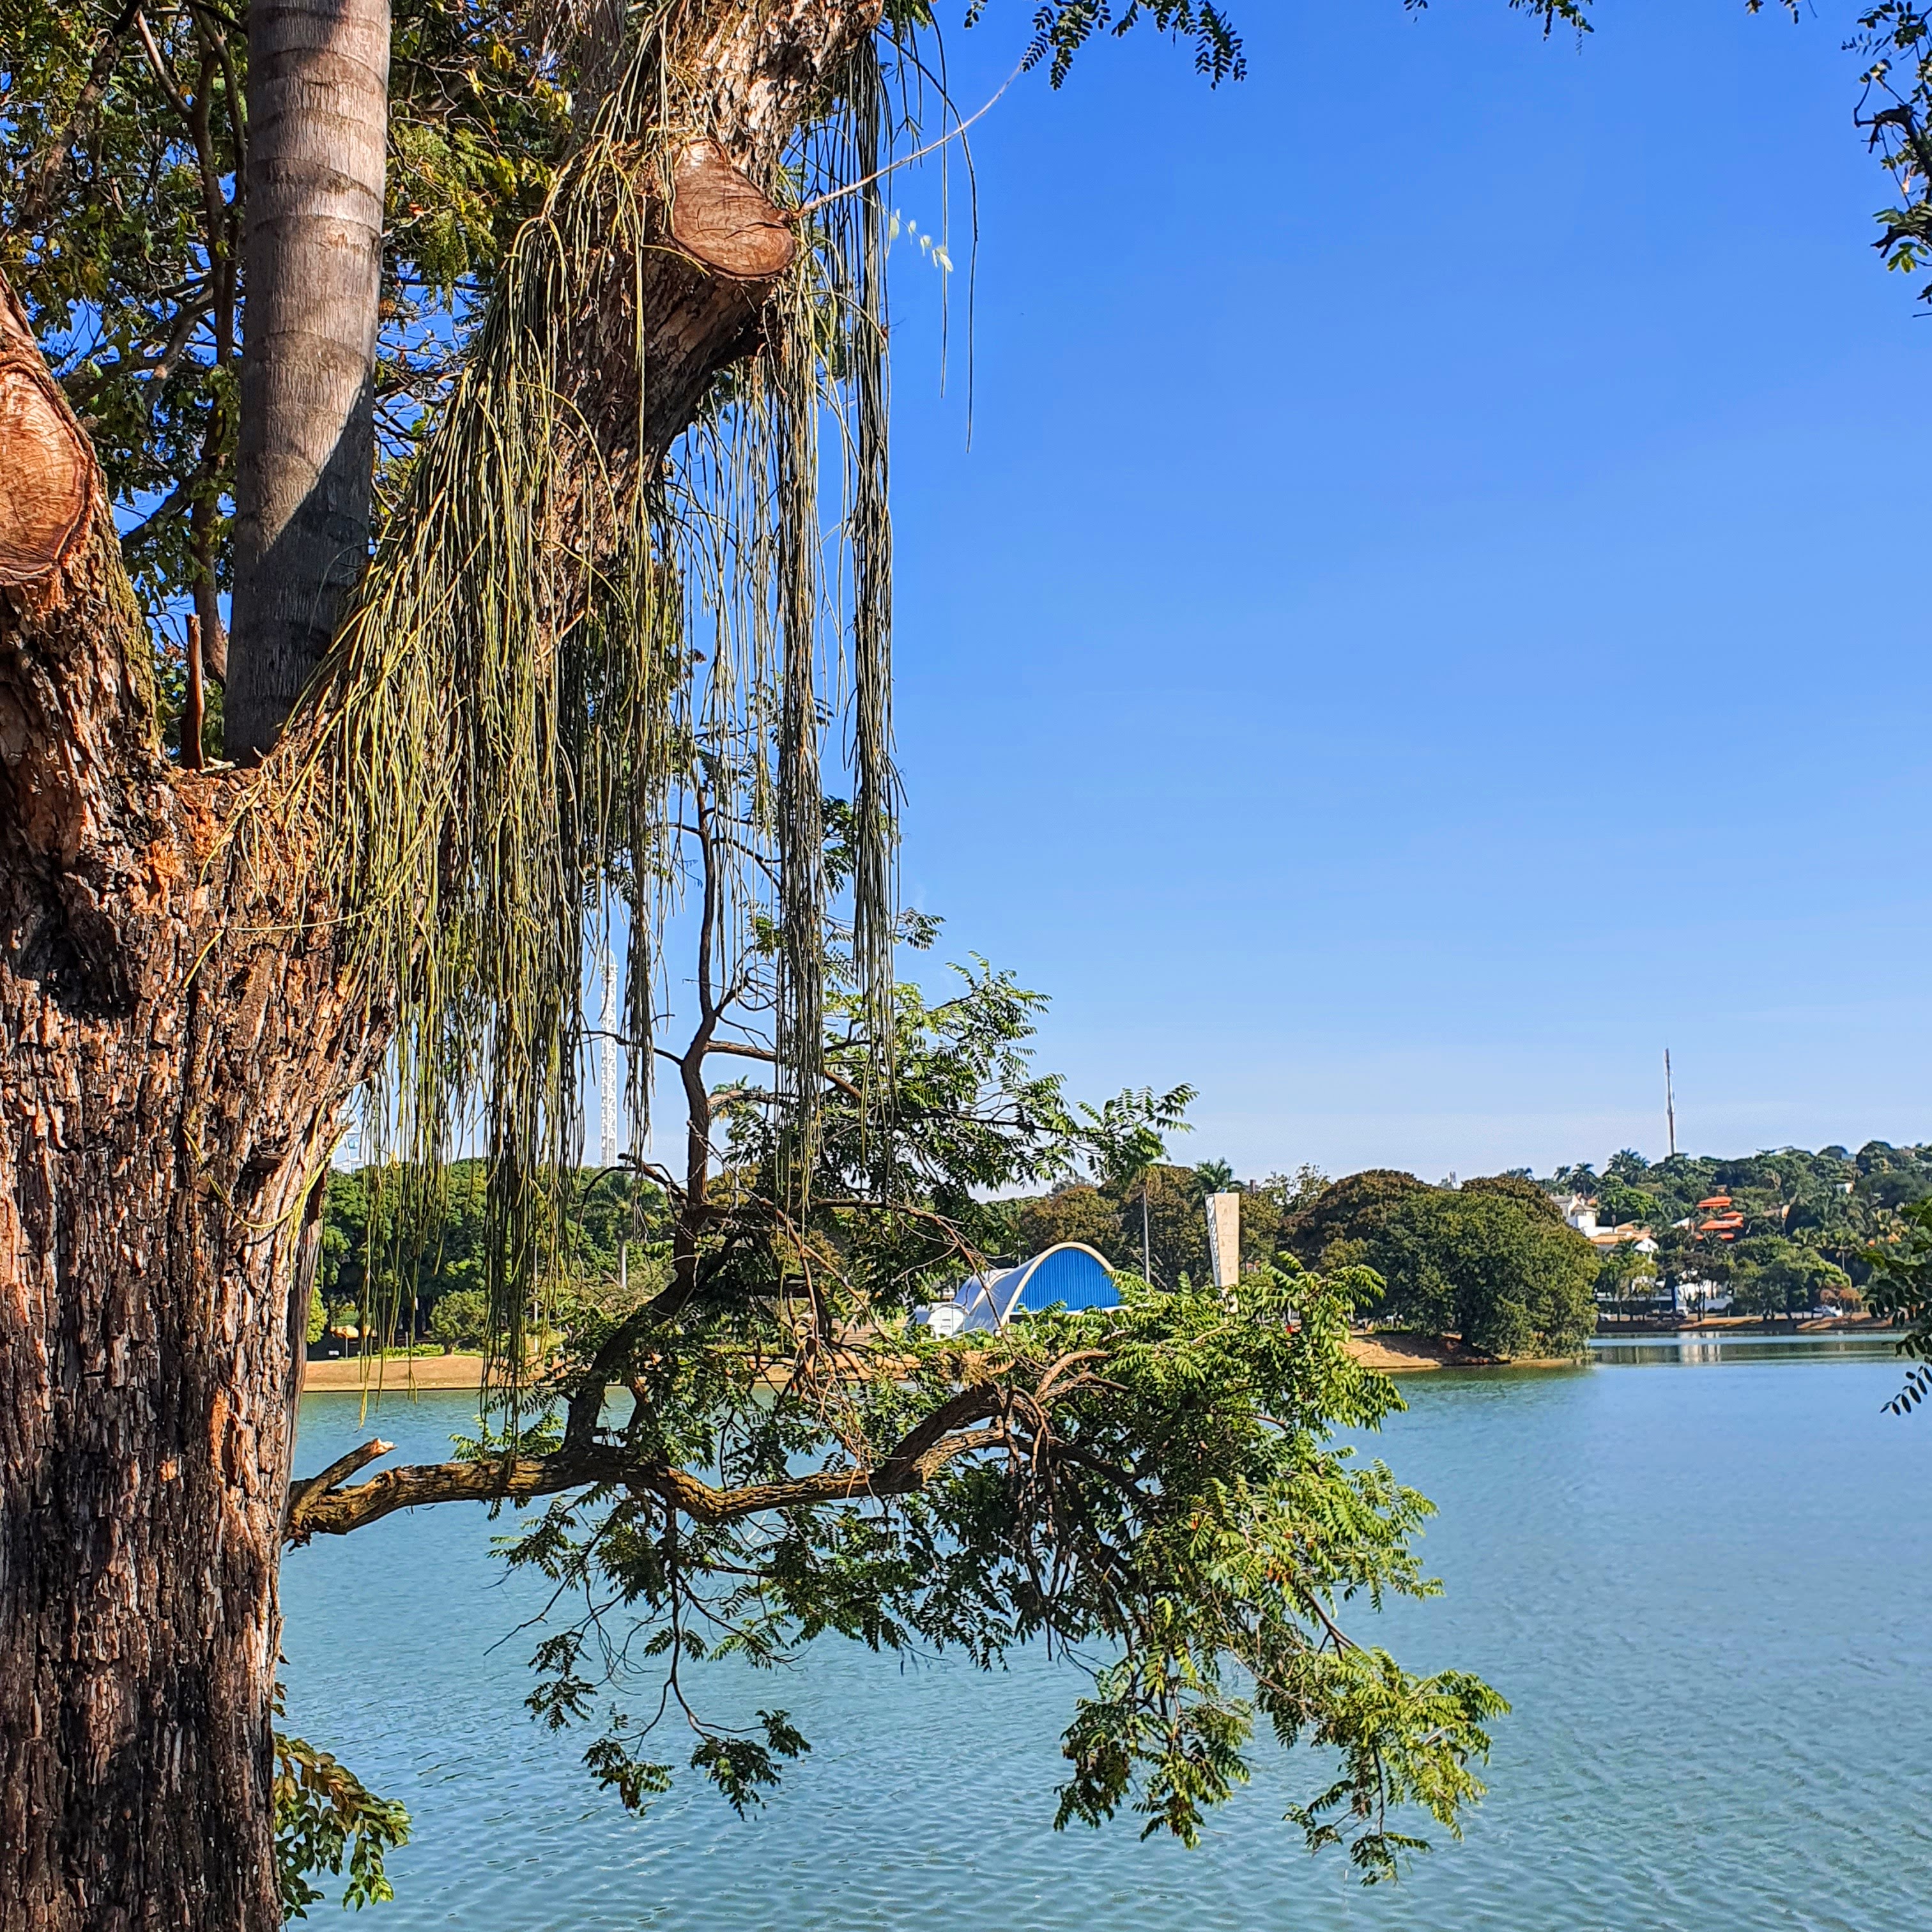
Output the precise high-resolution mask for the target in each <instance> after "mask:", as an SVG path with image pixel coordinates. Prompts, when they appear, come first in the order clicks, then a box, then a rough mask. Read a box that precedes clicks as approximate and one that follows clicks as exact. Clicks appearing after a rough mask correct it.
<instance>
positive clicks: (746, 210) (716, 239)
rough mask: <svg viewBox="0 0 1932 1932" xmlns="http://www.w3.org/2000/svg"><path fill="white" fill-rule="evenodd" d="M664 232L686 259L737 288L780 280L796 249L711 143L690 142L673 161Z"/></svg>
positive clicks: (784, 227)
mask: <svg viewBox="0 0 1932 1932" xmlns="http://www.w3.org/2000/svg"><path fill="white" fill-rule="evenodd" d="M670 232H671V238H672V239H673V241H675V242H676V243H677V245H678V246H679V248H682V249H683V250H684V251H685V253H686V254H688V255H691V256H694V257H696V259H697V260H699V261H700V262H702V263H703V264H704V266H706V268H707V269H715V271H716V272H717V273H718V274H719V275H728V276H730V278H732V279H733V281H741V282H768V281H770V280H771V279H772V277H773V276H775V275H782V274H783V273H784V271H785V270H786V269H787V268H789V267H790V266H791V258H792V257H793V254H794V253H795V252H796V250H797V247H798V242H797V238H796V236H794V235H793V233H792V231H791V225H790V223H789V222H787V220H785V218H784V213H783V211H781V210H780V209H779V208H777V207H775V206H774V205H773V204H772V202H769V201H768V200H767V199H766V198H765V196H763V194H762V193H760V191H759V190H758V189H757V187H756V186H755V185H754V184H753V183H752V182H751V180H750V179H749V178H748V177H746V176H745V175H742V174H740V173H739V172H738V170H737V169H736V168H734V167H733V166H732V165H731V163H730V161H728V160H727V159H726V158H725V155H724V149H723V148H721V147H719V146H718V143H717V142H715V141H694V142H691V145H689V146H688V148H685V151H683V153H682V154H679V156H678V157H677V165H676V167H675V168H674V169H673V170H672V174H671V207H670Z"/></svg>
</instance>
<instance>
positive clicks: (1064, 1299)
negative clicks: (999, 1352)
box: [913, 1241, 1121, 1335]
mask: <svg viewBox="0 0 1932 1932" xmlns="http://www.w3.org/2000/svg"><path fill="white" fill-rule="evenodd" d="M1056 1302H1059V1303H1064V1304H1065V1305H1066V1306H1067V1307H1069V1308H1118V1307H1120V1305H1121V1291H1120V1290H1119V1289H1118V1288H1116V1287H1115V1286H1114V1271H1113V1270H1112V1268H1109V1266H1108V1265H1107V1264H1106V1261H1105V1260H1103V1259H1102V1258H1101V1256H1099V1255H1097V1254H1096V1253H1094V1250H1092V1249H1091V1248H1090V1247H1088V1246H1087V1245H1086V1244H1085V1243H1084V1242H1082V1241H1062V1242H1061V1244H1059V1246H1058V1247H1052V1248H1049V1249H1047V1250H1046V1252H1045V1253H1043V1254H1037V1255H1035V1256H1034V1258H1033V1259H1032V1260H1031V1261H1028V1262H1021V1263H1020V1265H1019V1266H1018V1267H1017V1268H989V1269H988V1270H987V1271H986V1273H985V1274H975V1275H968V1277H967V1278H966V1279H965V1280H964V1281H962V1283H960V1284H959V1293H958V1294H956V1295H954V1297H953V1299H952V1300H951V1301H941V1302H937V1303H935V1304H934V1305H933V1306H932V1307H930V1308H922V1309H921V1310H919V1313H918V1314H917V1315H916V1316H913V1320H914V1321H916V1322H922V1323H924V1324H925V1325H926V1327H928V1328H930V1329H931V1330H932V1332H933V1333H934V1334H935V1335H957V1334H960V1333H961V1332H962V1331H964V1330H965V1329H968V1328H1004V1327H1005V1326H1006V1325H1007V1323H1008V1322H1010V1321H1011V1320H1012V1319H1013V1317H1014V1316H1016V1315H1017V1314H1019V1313H1020V1312H1021V1311H1022V1310H1027V1311H1028V1312H1030V1313H1038V1312H1039V1311H1040V1310H1042V1309H1043V1308H1051V1307H1053V1306H1054V1304H1055V1303H1056Z"/></svg>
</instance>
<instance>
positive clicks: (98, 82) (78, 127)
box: [13, 6, 140, 236]
mask: <svg viewBox="0 0 1932 1932" xmlns="http://www.w3.org/2000/svg"><path fill="white" fill-rule="evenodd" d="M139 11H140V9H139V7H138V6H129V7H123V8H122V9H121V16H120V18H119V19H118V20H116V21H115V23H114V24H113V26H111V27H103V28H101V31H100V32H98V34H95V37H94V56H93V58H92V61H91V62H90V63H89V67H88V71H87V80H86V84H85V85H84V86H83V87H82V89H81V90H80V98H79V99H78V100H77V101H75V102H74V112H73V113H71V114H70V115H68V117H67V118H66V120H65V121H63V122H62V124H61V125H60V127H58V129H57V130H55V132H53V133H51V134H49V136H47V138H46V142H45V143H44V144H43V145H42V147H41V148H40V152H39V153H38V154H36V155H35V156H34V159H33V160H32V162H31V163H30V165H29V166H28V170H27V180H28V187H27V191H26V193H25V194H24V195H23V196H21V197H20V211H19V212H18V214H16V216H15V217H14V221H13V226H14V228H15V230H16V232H17V233H19V234H20V235H23V236H27V235H31V234H32V233H34V230H35V229H37V228H38V227H39V226H40V223H42V222H43V220H46V217H47V214H48V213H49V211H50V210H51V209H52V206H53V202H54V196H55V193H57V192H58V190H59V187H60V184H61V179H62V176H63V175H65V173H66V172H67V165H68V154H70V153H71V151H72V150H73V148H74V143H75V142H77V141H79V140H82V139H85V138H86V135H87V133H88V132H89V130H90V129H91V128H92V125H93V123H94V116H95V111H96V110H98V108H99V107H100V105H101V97H102V96H103V95H105V94H106V93H107V83H109V82H110V80H113V77H114V70H115V68H116V67H117V66H118V65H119V64H120V60H121V42H122V41H123V40H125V39H126V38H127V29H128V28H130V26H133V21H134V16H135V15H136V13H139Z"/></svg>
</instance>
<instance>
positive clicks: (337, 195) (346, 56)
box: [223, 0, 389, 758]
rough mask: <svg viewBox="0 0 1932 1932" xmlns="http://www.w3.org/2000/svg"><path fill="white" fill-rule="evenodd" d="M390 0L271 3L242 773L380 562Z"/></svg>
mask: <svg viewBox="0 0 1932 1932" xmlns="http://www.w3.org/2000/svg"><path fill="white" fill-rule="evenodd" d="M388 104H389V0H255V4H254V5H253V6H252V7H250V9H249V10H248V208H247V220H248V239H247V243H246V275H247V281H246V284H245V286H246V287H247V290H248V311H247V319H246V322H245V329H244V338H245V339H244V346H243V353H242V421H241V429H240V437H239V446H238V448H237V449H236V481H235V597H234V611H233V614H234V619H235V621H234V625H233V636H232V637H231V638H230V640H229V676H228V685H227V690H226V697H225V700H224V702H225V706H226V709H225V710H224V712H223V718H224V723H225V727H226V748H227V751H228V755H229V757H231V758H248V757H251V755H254V754H260V753H261V752H263V751H266V750H267V749H268V748H269V745H271V744H272V742H274V740H275V734H276V733H277V732H278V731H279V730H281V727H282V724H283V721H284V719H286V718H287V716H288V715H289V712H290V709H292V708H293V705H294V703H295V701H296V698H297V697H299V696H300V694H301V693H302V688H303V686H304V685H306V684H307V683H308V680H309V678H310V676H311V674H312V673H313V672H314V670H315V667H316V666H317V664H319V663H320V662H321V661H322V658H323V654H324V653H325V652H326V651H327V650H328V649H329V646H330V645H331V644H332V643H333V642H334V641H335V628H336V625H337V622H338V620H339V619H340V618H341V616H342V614H343V610H344V606H345V605H346V604H347V600H348V598H349V596H350V593H351V592H353V590H354V589H355V587H356V583H357V582H358V580H359V579H360V578H361V577H362V571H363V568H364V566H365V564H366V563H367V562H368V555H369V511H370V487H371V465H372V463H373V461H374V453H375V413H374V412H375V370H376V330H377V299H378V297H379V296H380V292H381V287H382V271H383V163H384V160H385V156H386V130H387V116H388Z"/></svg>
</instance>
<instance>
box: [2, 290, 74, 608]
mask: <svg viewBox="0 0 1932 1932" xmlns="http://www.w3.org/2000/svg"><path fill="white" fill-rule="evenodd" d="M93 497H94V455H93V452H92V450H91V449H89V447H88V443H87V439H86V437H84V436H83V435H82V434H81V432H80V427H79V425H77V424H76V422H74V418H73V416H71V414H70V413H68V408H67V405H66V404H65V401H63V400H62V397H61V395H60V392H59V391H58V390H57V389H55V387H54V385H53V380H52V377H49V375H48V374H47V373H46V365H44V364H43V362H41V360H40V350H38V349H37V347H35V345H34V339H33V336H32V335H31V332H29V330H28V328H27V326H26V319H25V317H23V316H22V315H21V314H20V311H19V310H18V308H17V307H16V305H15V304H14V301H13V292H12V291H11V290H10V289H8V288H7V286H6V285H5V283H4V282H0V583H33V582H34V581H35V580H37V579H38V578H40V577H45V576H46V575H47V574H49V572H50V571H53V570H55V569H57V568H58V567H59V565H61V563H62V562H63V561H64V560H65V558H66V556H67V554H68V551H69V550H71V548H72V547H73V545H74V541H75V538H77V536H78V535H80V532H81V531H82V529H83V527H84V526H85V525H86V523H87V520H88V513H89V510H90V509H91V508H92V504H93Z"/></svg>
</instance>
